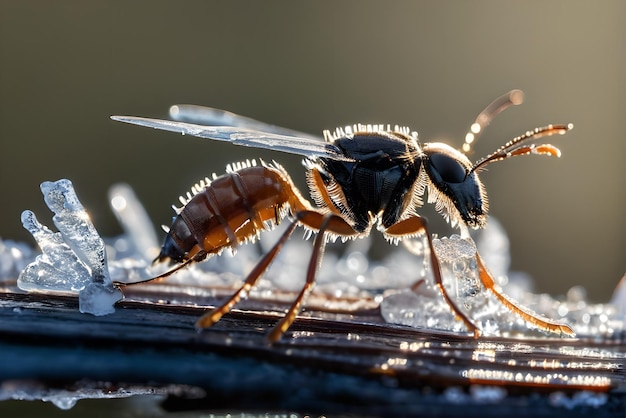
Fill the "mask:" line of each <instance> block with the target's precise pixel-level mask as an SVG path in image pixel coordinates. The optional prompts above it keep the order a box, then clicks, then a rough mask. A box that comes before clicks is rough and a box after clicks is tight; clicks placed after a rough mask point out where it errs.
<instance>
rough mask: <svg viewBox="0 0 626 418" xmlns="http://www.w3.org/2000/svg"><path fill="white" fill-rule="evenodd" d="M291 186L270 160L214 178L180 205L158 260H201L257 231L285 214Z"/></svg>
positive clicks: (276, 221)
mask: <svg viewBox="0 0 626 418" xmlns="http://www.w3.org/2000/svg"><path fill="white" fill-rule="evenodd" d="M290 186H291V181H290V180H289V179H288V178H285V175H284V173H283V171H282V170H280V169H278V168H274V167H269V166H245V167H243V168H240V169H239V170H236V171H231V172H229V173H227V174H224V175H222V176H220V177H218V178H216V179H214V180H213V181H211V182H210V184H208V185H207V186H206V187H204V188H203V189H200V190H195V192H196V194H195V196H193V197H192V198H191V199H190V200H188V201H187V203H186V204H185V206H184V207H182V208H181V209H180V210H179V213H178V216H177V217H176V218H175V219H174V222H173V223H172V226H171V227H170V230H169V232H168V234H167V237H166V239H165V242H164V244H163V247H162V249H161V253H160V254H159V256H158V257H157V261H164V260H167V259H171V260H173V261H175V262H183V261H186V260H188V259H190V258H197V259H198V260H200V259H202V258H204V257H205V256H206V255H207V254H214V253H219V252H221V251H222V250H223V249H224V248H226V247H231V248H234V247H236V246H237V245H238V244H239V243H240V242H245V241H247V240H248V239H250V238H252V237H254V236H256V235H257V233H258V232H259V231H261V230H263V229H266V228H267V226H268V222H269V224H272V223H278V222H279V221H280V220H281V218H282V217H283V216H284V214H285V210H286V209H287V206H288V200H289V193H287V192H288V191H287V190H286V188H291V187H290Z"/></svg>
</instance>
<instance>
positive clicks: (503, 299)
mask: <svg viewBox="0 0 626 418" xmlns="http://www.w3.org/2000/svg"><path fill="white" fill-rule="evenodd" d="M476 262H477V264H478V275H479V277H480V281H481V282H482V284H483V286H485V288H487V289H488V290H489V291H491V292H492V293H493V294H494V295H495V296H496V298H497V299H498V300H499V301H500V303H502V304H503V305H504V306H505V307H506V308H507V309H508V310H510V311H511V312H513V313H514V314H516V315H519V316H520V317H521V318H522V319H523V320H524V321H526V322H527V323H530V324H533V325H534V326H536V327H537V328H539V329H542V330H544V331H549V332H552V333H554V334H558V335H561V334H565V335H568V336H570V337H573V336H574V335H575V333H574V330H572V328H570V327H569V326H568V325H565V324H559V323H558V322H554V321H550V320H548V319H544V318H539V317H538V316H537V315H536V314H534V313H532V312H529V311H527V310H524V309H522V308H520V307H519V306H517V305H516V304H515V303H514V302H513V301H512V300H511V299H509V298H508V297H507V296H506V295H504V294H502V293H501V292H500V290H499V289H498V286H497V285H496V282H495V280H494V279H493V277H492V276H491V273H489V270H487V268H486V267H485V264H484V262H483V260H482V258H481V257H480V255H479V254H478V253H476Z"/></svg>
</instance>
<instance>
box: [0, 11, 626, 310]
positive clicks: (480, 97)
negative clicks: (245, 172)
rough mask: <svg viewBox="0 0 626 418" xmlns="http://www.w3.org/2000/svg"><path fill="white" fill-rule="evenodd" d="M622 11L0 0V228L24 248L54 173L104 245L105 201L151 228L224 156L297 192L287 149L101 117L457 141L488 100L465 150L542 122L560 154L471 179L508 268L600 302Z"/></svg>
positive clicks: (109, 222) (616, 265) (620, 119)
mask: <svg viewBox="0 0 626 418" xmlns="http://www.w3.org/2000/svg"><path fill="white" fill-rule="evenodd" d="M625 16H626V3H624V2H622V1H619V0H615V1H603V2H587V1H553V2H542V1H526V2H495V1H474V2H462V1H457V2H452V1H444V2H434V1H433V2H415V1H412V2H408V1H395V2H372V1H338V2H306V3H305V2H291V1H286V0H285V1H264V2H241V1H230V2H218V1H195V2H191V1H190V2H166V1H135V2H122V1H108V2H82V1H63V2H49V1H43V0H42V1H6V0H0V190H2V198H1V201H2V204H1V205H0V219H1V220H2V222H1V224H0V237H1V238H3V239H12V240H19V241H26V242H29V243H33V244H34V242H33V241H32V239H31V237H30V236H29V235H28V234H27V233H26V232H25V231H24V230H23V229H22V227H21V224H20V213H21V212H22V211H23V210H24V209H31V210H34V211H35V213H37V215H38V216H39V218H40V220H41V221H42V222H44V223H47V224H50V223H51V222H50V212H49V211H48V209H47V208H46V207H45V205H44V203H43V200H42V197H41V194H40V192H39V184H40V183H41V182H42V181H44V180H57V179H59V178H69V179H71V180H72V181H73V182H74V185H75V187H76V190H77V193H78V195H79V198H80V199H81V201H82V203H83V205H84V206H85V207H86V208H88V210H89V211H90V213H91V215H92V218H93V221H94V223H95V225H96V227H97V229H98V230H99V231H100V232H101V234H102V235H104V236H114V235H117V234H119V233H120V232H121V231H120V228H119V226H118V225H117V222H116V220H115V218H114V216H113V215H112V214H111V211H110V210H109V207H108V202H107V190H108V188H109V187H110V186H111V185H112V184H114V183H117V182H126V183H128V184H130V185H131V186H132V187H133V188H134V189H135V191H136V193H137V194H138V196H139V197H140V199H141V200H142V201H143V202H144V204H145V206H146V207H147V210H148V212H149V214H150V216H151V217H152V219H153V221H154V223H155V225H160V224H169V222H170V219H171V216H172V212H171V209H170V205H171V204H172V203H176V202H177V197H178V196H179V195H180V194H182V193H184V192H186V191H187V190H188V189H189V187H190V186H191V185H192V184H193V183H195V182H196V181H197V180H198V179H200V178H203V177H204V176H206V175H210V174H211V173H213V172H217V173H222V172H223V169H224V166H225V165H226V163H229V162H232V161H238V160H242V159H246V158H254V157H259V156H260V157H263V158H265V159H266V160H271V159H276V160H278V161H280V162H281V163H282V164H284V165H285V166H286V167H287V168H288V169H289V170H290V172H292V173H294V179H295V180H296V182H298V183H299V184H300V185H301V187H302V188H304V183H303V179H304V176H303V170H302V168H301V166H300V158H298V157H296V156H290V155H281V154H276V153H271V152H263V151H258V150H255V149H248V148H241V147H235V146H229V145H222V144H218V143H209V142H206V141H205V142H203V141H201V140H198V139H195V138H189V137H181V136H179V135H176V134H171V133H165V132H159V131H154V130H149V129H142V128H136V127H132V126H129V125H123V124H120V123H115V122H112V121H111V120H109V116H110V115H112V114H127V115H138V116H151V117H161V118H164V117H167V111H168V108H169V106H170V105H172V104H175V103H192V104H201V105H207V106H213V107H217V108H223V109H228V110H231V111H234V112H237V113H240V114H243V115H247V116H251V117H253V118H255V119H259V120H262V121H266V122H270V123H274V124H277V125H282V126H287V127H291V128H294V129H298V130H301V131H306V132H311V133H321V131H322V129H333V128H334V127H336V126H339V125H346V124H352V123H356V122H372V123H392V124H395V123H397V124H403V125H409V126H411V127H412V128H413V129H415V130H417V131H419V133H420V137H421V139H422V141H425V142H431V141H435V140H445V141H449V143H451V144H453V145H457V146H460V144H461V142H462V141H463V138H464V135H465V132H466V131H467V129H468V127H469V124H470V123H471V122H472V121H473V119H474V117H475V116H476V115H477V114H478V112H480V111H481V110H482V109H483V107H484V106H485V105H487V104H488V103H489V102H490V101H491V100H492V99H494V98H495V97H497V96H498V95H500V94H502V93H504V92H506V91H508V90H511V89H513V88H520V89H523V90H524V91H525V93H526V103H525V104H524V105H523V106H521V107H516V108H514V109H511V110H509V111H507V112H505V113H504V114H502V115H501V116H500V117H498V118H497V119H496V120H495V121H494V122H493V123H492V125H491V126H490V127H489V129H488V130H487V131H486V133H485V134H484V135H483V136H482V137H481V138H480V140H479V142H478V143H477V145H476V146H475V153H474V154H473V155H472V159H473V160H476V159H478V158H479V157H482V156H483V155H485V154H487V153H489V152H492V151H493V150H494V149H495V148H497V147H498V146H500V145H502V144H503V143H504V142H506V141H508V140H509V139H511V138H512V137H514V136H517V135H518V134H521V133H523V132H525V131H526V130H528V129H531V128H534V127H536V126H543V125H546V124H548V123H552V122H553V123H568V122H572V123H574V125H575V129H574V130H573V131H572V132H571V133H569V134H568V135H566V136H565V137H552V138H550V142H553V143H554V144H555V145H557V146H558V147H559V148H560V149H561V150H562V152H563V156H562V158H560V159H554V158H541V157H527V158H519V159H512V160H509V161H506V162H503V163H500V164H494V165H492V166H490V167H489V171H487V172H484V173H483V174H482V180H483V182H484V183H485V185H486V187H487V190H488V193H489V197H490V207H491V214H492V215H494V216H495V217H497V218H498V219H499V220H500V221H501V223H502V224H503V226H504V227H505V229H506V230H507V231H508V233H509V237H510V239H511V250H512V254H513V260H512V268H513V269H515V270H522V271H526V272H528V273H530V274H531V275H532V276H533V278H534V280H535V282H536V290H537V291H541V292H550V293H553V294H557V295H558V294H563V293H564V292H566V291H567V289H569V288H570V287H571V286H573V285H577V284H580V285H583V286H585V287H586V288H587V289H588V293H589V296H590V298H591V299H592V300H595V301H605V300H607V299H608V298H609V297H610V294H611V292H612V289H613V288H614V286H615V285H616V283H617V281H618V280H619V278H620V277H621V276H622V275H623V273H624V271H625V270H626V258H625V255H626V251H625V250H626V214H625V211H624V206H625V203H626V175H625V172H624V158H625V157H626V140H625V136H626V126H625V124H624V111H625V110H626V44H625V43H626V25H625V24H624V17H625Z"/></svg>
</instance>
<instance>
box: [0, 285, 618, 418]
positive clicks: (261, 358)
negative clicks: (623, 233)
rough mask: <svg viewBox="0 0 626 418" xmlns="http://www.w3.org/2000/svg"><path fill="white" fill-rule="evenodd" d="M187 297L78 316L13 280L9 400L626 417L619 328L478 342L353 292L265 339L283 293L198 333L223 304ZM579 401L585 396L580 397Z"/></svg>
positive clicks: (0, 372)
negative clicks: (207, 310)
mask: <svg viewBox="0 0 626 418" xmlns="http://www.w3.org/2000/svg"><path fill="white" fill-rule="evenodd" d="M191 293H193V292H191ZM191 293H190V292H188V291H185V292H181V294H179V295H178V298H176V297H174V298H173V299H174V300H177V303H171V302H170V303H165V302H154V301H158V300H159V299H162V300H164V298H165V295H170V296H171V295H172V289H171V288H168V287H165V286H163V287H159V286H152V287H149V286H143V287H141V288H140V287H137V288H133V290H132V291H131V292H127V299H126V300H124V301H122V302H120V303H119V304H118V306H117V310H116V312H115V313H114V314H112V315H107V316H102V317H94V316H91V315H86V314H80V313H79V312H78V303H77V298H76V297H74V296H59V295H57V296H52V295H39V294H24V293H18V292H15V291H14V289H10V288H5V289H4V291H2V292H0V359H1V361H2V365H1V367H0V380H1V381H2V382H4V383H3V384H4V386H3V387H4V390H5V393H4V395H5V397H6V395H7V394H6V390H7V389H6V388H7V387H8V388H10V387H12V386H10V385H9V386H7V384H6V382H12V383H15V382H37V384H38V385H39V386H37V387H38V388H40V389H41V387H42V386H41V385H43V386H44V387H47V388H52V389H55V388H56V389H59V388H62V389H64V390H68V391H70V393H72V391H74V392H75V394H76V396H78V397H80V396H81V393H82V392H81V391H82V390H83V389H84V388H85V387H88V388H89V390H90V391H92V392H90V393H92V394H93V391H94V390H95V392H96V393H97V392H98V391H102V392H103V393H104V392H106V391H108V393H109V394H113V395H112V396H114V395H115V393H116V390H119V389H120V388H135V389H130V390H131V391H132V390H135V391H136V392H137V393H142V391H144V393H145V391H146V390H148V393H149V390H153V391H154V392H155V393H164V394H167V395H169V396H168V398H167V400H166V401H165V402H164V403H163V407H164V408H165V409H167V410H171V411H174V410H190V409H202V410H209V411H229V412H233V411H292V412H299V413H310V414H325V415H330V416H333V415H341V414H356V415H368V416H433V415H440V416H453V415H457V414H461V413H462V414H464V415H470V416H472V415H475V416H503V415H508V416H525V415H528V414H532V415H533V416H547V415H555V414H557V415H559V414H562V415H563V416H587V415H588V414H592V415H593V416H624V413H625V411H626V375H625V370H624V366H625V358H626V354H625V353H626V344H625V343H624V340H623V336H613V337H611V338H595V339H594V340H593V341H592V340H589V339H546V338H535V339H524V340H518V339H503V338H481V339H479V340H475V339H474V338H472V337H471V336H470V335H465V334H451V333H440V332H433V331H420V330H415V329H409V328H406V327H401V326H395V325H389V324H385V323H384V322H383V321H382V319H381V318H380V316H379V314H378V312H377V309H376V307H375V304H373V303H372V302H371V301H370V302H367V301H366V303H361V304H357V303H354V301H348V302H346V303H339V304H338V305H337V306H341V309H337V310H334V311H332V312H330V311H327V310H326V311H322V310H316V309H315V307H312V308H310V309H308V310H307V311H306V312H305V314H304V315H303V316H301V317H299V318H298V320H297V321H296V322H295V324H294V326H293V327H292V329H291V330H290V331H289V332H288V334H287V335H285V336H284V338H283V339H282V340H281V341H279V342H278V343H275V344H273V345H270V344H268V343H267V341H266V339H265V335H266V333H267V331H268V330H269V329H270V328H271V327H272V325H274V324H275V323H276V321H277V319H278V318H279V315H280V310H281V309H284V306H283V304H282V303H281V302H276V301H267V300H250V301H246V303H245V304H243V305H242V309H241V310H236V311H234V312H232V313H231V314H229V315H227V316H225V317H224V318H223V319H222V321H220V322H219V323H218V324H216V325H215V326H214V327H213V328H211V329H209V330H206V331H204V332H201V333H198V332H196V331H195V329H194V327H193V324H194V322H195V320H196V319H197V317H198V316H199V315H200V314H201V313H202V312H203V310H204V308H203V306H207V305H210V304H211V303H215V300H211V298H210V297H208V298H207V297H206V296H204V297H201V298H197V297H195V296H190V294H191ZM167 300H170V301H171V300H172V298H168V299H167ZM183 300H184V303H183ZM344 302H345V301H344ZM194 305H200V306H194ZM16 387H19V385H18V386H16ZM123 394H124V395H125V396H126V395H128V393H127V391H123ZM581 394H582V395H581ZM85 397H90V396H88V394H87V395H86V396H85ZM583 398H585V399H590V400H591V401H588V402H578V403H577V402H576V399H579V400H580V399H583ZM559 399H560V400H561V401H559ZM563 399H565V400H567V402H563V401H562V400H563ZM594 402H597V405H596V406H593V405H592V404H593V403H594ZM486 406H488V407H486Z"/></svg>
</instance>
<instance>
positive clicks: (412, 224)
mask: <svg viewBox="0 0 626 418" xmlns="http://www.w3.org/2000/svg"><path fill="white" fill-rule="evenodd" d="M384 233H385V235H387V236H391V237H398V238H402V237H405V236H415V235H421V234H425V235H426V240H427V241H428V250H429V253H430V264H431V266H432V270H433V276H434V279H435V285H436V286H437V288H438V289H439V292H440V293H441V296H442V297H443V300H444V301H445V302H446V303H447V304H448V306H449V307H450V309H452V312H454V314H455V315H456V317H457V318H458V319H460V320H461V321H463V323H464V324H465V326H466V327H467V329H468V330H469V331H471V332H473V333H474V338H478V337H480V329H479V328H478V327H477V326H476V325H475V324H474V323H473V322H472V321H471V319H469V318H468V317H467V315H465V313H463V312H462V311H461V310H460V309H459V308H458V306H456V304H455V303H454V301H453V300H452V299H451V298H450V296H449V295H448V292H447V291H446V288H445V287H444V286H443V277H442V274H441V265H440V264H439V259H438V258H437V254H435V248H434V247H433V240H432V237H431V235H430V232H429V231H428V227H427V226H426V219H424V218H422V217H421V216H419V215H414V216H411V217H410V218H406V219H403V220H401V221H399V222H397V223H395V224H393V225H391V226H390V227H389V228H387V229H385V231H384Z"/></svg>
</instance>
